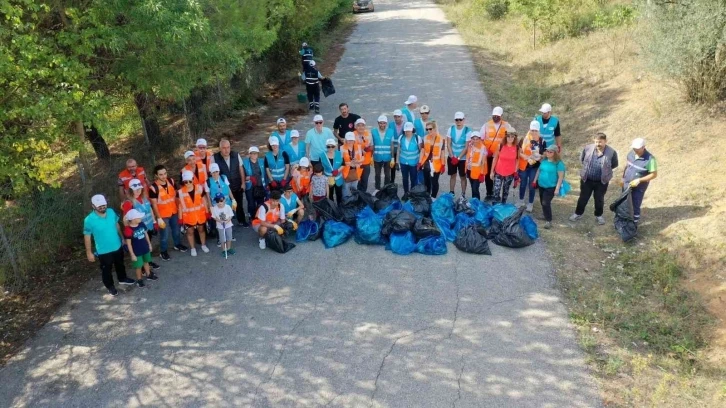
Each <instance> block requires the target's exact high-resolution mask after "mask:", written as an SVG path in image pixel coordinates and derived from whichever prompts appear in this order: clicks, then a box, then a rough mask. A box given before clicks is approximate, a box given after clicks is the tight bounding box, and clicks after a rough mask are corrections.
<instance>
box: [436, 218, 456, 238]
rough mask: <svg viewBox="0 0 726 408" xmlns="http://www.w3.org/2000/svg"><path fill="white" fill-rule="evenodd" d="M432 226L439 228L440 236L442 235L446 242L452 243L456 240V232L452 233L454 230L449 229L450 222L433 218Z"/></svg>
mask: <svg viewBox="0 0 726 408" xmlns="http://www.w3.org/2000/svg"><path fill="white" fill-rule="evenodd" d="M434 224H436V226H437V227H439V231H441V235H443V236H444V238H446V240H447V241H449V242H454V240H455V239H456V232H454V229H453V228H451V223H450V222H448V221H446V220H444V219H441V218H438V217H436V216H434Z"/></svg>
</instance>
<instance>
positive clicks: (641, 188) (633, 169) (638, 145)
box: [621, 137, 658, 223]
mask: <svg viewBox="0 0 726 408" xmlns="http://www.w3.org/2000/svg"><path fill="white" fill-rule="evenodd" d="M630 147H631V149H632V150H631V151H630V152H628V159H627V160H628V164H627V166H625V170H624V171H623V179H622V181H621V183H622V185H623V188H624V189H625V188H628V187H630V196H631V197H632V199H633V217H634V219H635V222H636V223H637V222H639V221H640V206H641V204H643V197H645V190H647V189H648V185H650V182H651V181H652V180H653V179H654V178H656V177H658V164H657V163H656V161H655V156H653V155H652V154H651V153H650V152H649V151H648V150H647V149H646V148H645V139H643V138H640V137H639V138H637V139H635V140H633V143H632V144H631V145H630Z"/></svg>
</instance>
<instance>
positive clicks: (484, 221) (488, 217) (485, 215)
mask: <svg viewBox="0 0 726 408" xmlns="http://www.w3.org/2000/svg"><path fill="white" fill-rule="evenodd" d="M469 205H470V206H471V208H473V209H474V210H475V211H476V214H474V218H476V220H477V221H478V222H479V224H481V225H482V226H483V227H486V228H489V226H490V225H492V213H493V212H492V206H491V205H489V204H487V203H485V202H482V201H481V200H479V199H478V198H470V199H469Z"/></svg>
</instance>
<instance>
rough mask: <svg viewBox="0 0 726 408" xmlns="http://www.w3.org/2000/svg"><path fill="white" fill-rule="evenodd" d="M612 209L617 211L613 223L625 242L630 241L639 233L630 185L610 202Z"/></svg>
mask: <svg viewBox="0 0 726 408" xmlns="http://www.w3.org/2000/svg"><path fill="white" fill-rule="evenodd" d="M610 211H613V212H614V213H615V218H614V219H613V223H614V224H615V230H616V231H618V234H620V238H621V239H622V240H623V242H628V241H630V240H631V239H633V238H635V237H636V236H637V235H638V224H636V223H635V217H634V216H633V198H632V197H631V196H630V187H628V188H626V189H625V191H623V193H622V194H620V197H618V198H617V200H615V201H614V202H613V203H612V204H610Z"/></svg>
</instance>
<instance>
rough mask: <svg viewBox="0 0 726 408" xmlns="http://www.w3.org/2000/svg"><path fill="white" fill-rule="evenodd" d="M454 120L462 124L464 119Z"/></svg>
mask: <svg viewBox="0 0 726 408" xmlns="http://www.w3.org/2000/svg"><path fill="white" fill-rule="evenodd" d="M454 120H455V121H457V122H461V121H463V120H464V119H454Z"/></svg>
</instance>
